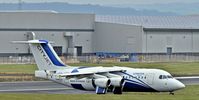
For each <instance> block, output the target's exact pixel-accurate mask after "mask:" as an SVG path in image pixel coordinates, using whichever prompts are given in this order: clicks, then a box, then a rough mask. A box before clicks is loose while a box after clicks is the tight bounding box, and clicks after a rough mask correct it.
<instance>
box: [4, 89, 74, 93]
mask: <svg viewBox="0 0 199 100" xmlns="http://www.w3.org/2000/svg"><path fill="white" fill-rule="evenodd" d="M51 90H74V89H73V88H46V89H13V90H0V92H19V91H22V92H23V91H51Z"/></svg>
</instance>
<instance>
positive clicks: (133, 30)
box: [95, 16, 199, 54]
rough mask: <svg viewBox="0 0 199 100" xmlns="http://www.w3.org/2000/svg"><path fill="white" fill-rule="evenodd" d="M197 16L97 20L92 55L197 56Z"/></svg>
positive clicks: (110, 17) (103, 18)
mask: <svg viewBox="0 0 199 100" xmlns="http://www.w3.org/2000/svg"><path fill="white" fill-rule="evenodd" d="M198 21H199V16H97V17H96V24H95V25H96V26H95V28H96V29H95V32H96V35H97V36H96V39H97V42H96V43H97V47H96V51H99V52H117V53H123V52H126V53H164V54H166V53H168V54H170V53H198V52H199V45H198V44H199V27H198V26H199V23H198Z"/></svg>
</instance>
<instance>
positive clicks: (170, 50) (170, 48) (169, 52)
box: [167, 47, 172, 55]
mask: <svg viewBox="0 0 199 100" xmlns="http://www.w3.org/2000/svg"><path fill="white" fill-rule="evenodd" d="M167 54H168V55H171V54H172V47H167Z"/></svg>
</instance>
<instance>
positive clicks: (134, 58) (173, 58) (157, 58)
mask: <svg viewBox="0 0 199 100" xmlns="http://www.w3.org/2000/svg"><path fill="white" fill-rule="evenodd" d="M60 58H61V60H62V61H63V62H64V63H67V64H68V63H82V62H83V63H115V62H199V54H172V55H163V54H137V55H131V56H122V57H110V56H109V57H97V56H78V57H73V56H67V57H65V56H62V57H60ZM0 64H35V60H34V58H33V56H8V57H7V56H6V57H0Z"/></svg>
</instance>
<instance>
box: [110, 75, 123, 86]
mask: <svg viewBox="0 0 199 100" xmlns="http://www.w3.org/2000/svg"><path fill="white" fill-rule="evenodd" d="M110 81H111V85H112V86H114V87H121V86H122V84H123V82H124V79H123V78H122V77H113V78H110Z"/></svg>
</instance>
